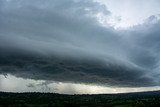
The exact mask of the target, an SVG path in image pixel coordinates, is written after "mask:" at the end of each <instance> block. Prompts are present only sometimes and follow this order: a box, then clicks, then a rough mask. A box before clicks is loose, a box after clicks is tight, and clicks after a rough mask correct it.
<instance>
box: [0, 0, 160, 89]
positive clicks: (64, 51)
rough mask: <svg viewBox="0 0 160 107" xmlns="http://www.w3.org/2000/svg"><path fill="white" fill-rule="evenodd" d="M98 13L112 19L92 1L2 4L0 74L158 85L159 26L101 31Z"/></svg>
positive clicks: (33, 0) (34, 0)
mask: <svg viewBox="0 0 160 107" xmlns="http://www.w3.org/2000/svg"><path fill="white" fill-rule="evenodd" d="M98 13H102V14H104V15H105V16H106V17H107V16H108V15H110V14H111V13H110V12H109V11H108V10H107V9H106V7H105V6H104V5H100V4H98V3H96V2H92V1H90V0H85V1H80V0H65V1H59V0H45V1H44V0H8V1H6V0H1V1H0V14H1V15H0V50H1V51H0V73H2V74H6V73H10V74H13V75H16V76H21V77H23V78H33V79H43V80H54V81H63V82H66V81H67V82H82V83H95V84H104V85H106V84H109V85H116V86H132V87H134V86H155V85H160V84H159V49H160V47H159V46H160V45H159V40H160V38H159V34H160V32H159V30H158V29H159V28H160V24H159V21H158V20H157V21H156V23H149V19H148V21H147V22H146V23H145V24H144V25H139V26H135V27H133V28H131V29H129V30H127V31H116V30H114V29H113V28H111V27H109V26H108V27H103V26H102V25H101V24H100V23H99V22H98V20H97V17H96V15H97V14H98ZM154 18H156V17H154ZM152 19H153V18H152ZM155 20H156V19H155Z"/></svg>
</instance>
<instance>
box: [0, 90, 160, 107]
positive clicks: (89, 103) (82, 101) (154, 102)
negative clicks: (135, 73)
mask: <svg viewBox="0 0 160 107" xmlns="http://www.w3.org/2000/svg"><path fill="white" fill-rule="evenodd" d="M52 106H53V107H160V91H151V92H139V93H126V94H98V95H64V94H54V93H6V92H0V107H52Z"/></svg>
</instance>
